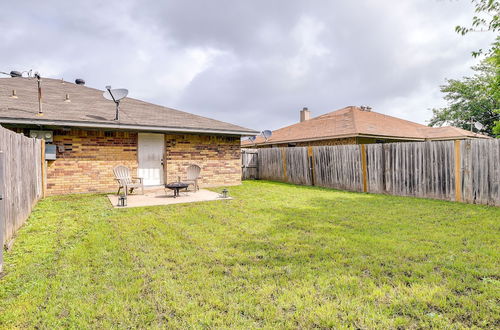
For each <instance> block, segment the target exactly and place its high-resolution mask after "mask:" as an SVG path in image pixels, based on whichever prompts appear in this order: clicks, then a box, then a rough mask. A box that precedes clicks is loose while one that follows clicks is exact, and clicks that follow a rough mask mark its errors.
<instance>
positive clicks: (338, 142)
mask: <svg viewBox="0 0 500 330" xmlns="http://www.w3.org/2000/svg"><path fill="white" fill-rule="evenodd" d="M356 143H357V141H356V138H355V137H350V138H341V139H328V140H317V141H304V142H296V143H293V144H295V145H294V146H295V147H309V146H338V145H345V144H356ZM289 146H291V145H290V144H289V143H277V144H272V145H271V144H268V145H260V146H256V147H254V146H252V147H250V148H282V147H289ZM245 147H247V146H245Z"/></svg>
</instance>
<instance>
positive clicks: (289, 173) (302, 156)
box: [286, 147, 312, 185]
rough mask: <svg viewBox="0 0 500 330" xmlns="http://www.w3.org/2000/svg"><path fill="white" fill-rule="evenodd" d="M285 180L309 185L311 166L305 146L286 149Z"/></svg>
mask: <svg viewBox="0 0 500 330" xmlns="http://www.w3.org/2000/svg"><path fill="white" fill-rule="evenodd" d="M286 164H287V165H288V166H287V168H286V181H287V182H290V183H295V184H303V185H311V184H312V182H311V167H310V164H309V157H308V155H307V148H306V147H297V148H290V149H287V151H286Z"/></svg>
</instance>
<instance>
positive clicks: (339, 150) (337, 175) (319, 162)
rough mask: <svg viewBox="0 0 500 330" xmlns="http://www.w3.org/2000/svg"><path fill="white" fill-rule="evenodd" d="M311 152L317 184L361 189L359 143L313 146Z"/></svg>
mask: <svg viewBox="0 0 500 330" xmlns="http://www.w3.org/2000/svg"><path fill="white" fill-rule="evenodd" d="M313 154H314V173H315V178H314V182H315V184H316V185H317V186H322V187H330V188H336V189H344V190H352V191H363V183H362V181H363V178H362V173H361V158H360V146H359V145H346V146H322V147H313ZM259 155H260V154H259ZM290 166H291V165H290Z"/></svg>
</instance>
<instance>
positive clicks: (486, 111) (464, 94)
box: [429, 0, 500, 136]
mask: <svg viewBox="0 0 500 330" xmlns="http://www.w3.org/2000/svg"><path fill="white" fill-rule="evenodd" d="M472 3H473V4H474V6H475V15H474V17H473V18H472V24H471V25H470V26H468V27H465V26H457V27H456V28H455V31H456V32H457V33H459V34H461V35H466V34H468V33H471V32H484V31H491V32H498V31H500V2H499V1H498V0H472ZM482 54H486V55H487V58H486V59H485V60H483V61H482V62H481V64H480V65H478V66H476V67H473V68H472V69H473V70H474V71H475V75H474V76H473V77H464V78H463V79H462V80H454V79H448V80H447V81H446V82H447V83H446V84H445V85H443V86H441V92H443V93H445V96H444V98H445V100H447V101H448V106H447V107H445V108H440V109H433V110H432V111H433V117H432V119H431V120H430V123H429V126H440V125H443V124H451V125H453V126H457V127H461V128H464V129H470V128H471V119H472V120H474V121H478V122H480V123H481V124H483V125H484V126H485V132H484V133H486V134H489V135H497V136H500V36H497V37H496V39H495V41H494V42H493V43H492V44H491V47H490V49H488V51H487V52H483V50H482V49H479V50H477V51H474V52H472V55H473V56H474V57H478V56H480V55H482Z"/></svg>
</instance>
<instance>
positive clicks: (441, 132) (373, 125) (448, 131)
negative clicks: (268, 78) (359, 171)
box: [242, 106, 489, 148]
mask: <svg viewBox="0 0 500 330" xmlns="http://www.w3.org/2000/svg"><path fill="white" fill-rule="evenodd" d="M310 116H311V112H310V111H309V110H308V109H307V108H304V109H303V110H301V111H300V122H299V123H297V124H294V125H290V126H286V127H283V128H280V129H278V130H275V131H273V132H272V136H271V137H270V138H269V139H268V140H267V141H266V140H265V139H264V138H263V137H262V136H259V137H257V139H256V140H255V141H250V140H245V141H243V142H242V147H246V148H255V147H257V148H261V147H294V146H297V147H303V146H322V145H342V144H368V143H386V142H404V141H435V140H456V139H468V138H489V137H488V136H485V135H481V134H477V133H473V132H469V131H466V130H463V129H460V128H457V127H451V126H446V127H428V126H425V125H421V124H417V123H414V122H411V121H408V120H404V119H400V118H396V117H392V116H388V115H384V114H381V113H377V112H375V111H372V109H371V108H369V107H357V106H349V107H346V108H343V109H340V110H337V111H333V112H329V113H326V114H324V115H321V116H318V117H315V118H310Z"/></svg>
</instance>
